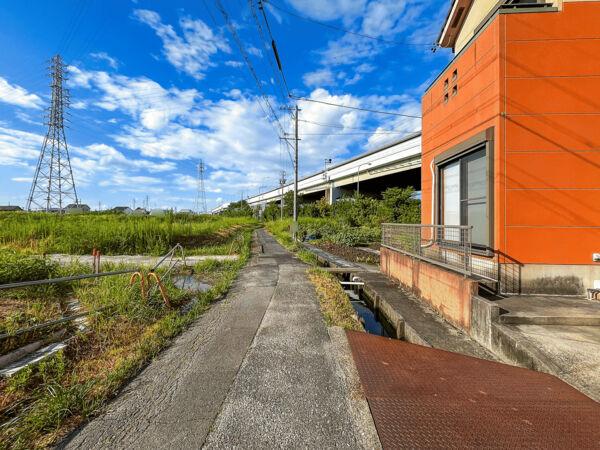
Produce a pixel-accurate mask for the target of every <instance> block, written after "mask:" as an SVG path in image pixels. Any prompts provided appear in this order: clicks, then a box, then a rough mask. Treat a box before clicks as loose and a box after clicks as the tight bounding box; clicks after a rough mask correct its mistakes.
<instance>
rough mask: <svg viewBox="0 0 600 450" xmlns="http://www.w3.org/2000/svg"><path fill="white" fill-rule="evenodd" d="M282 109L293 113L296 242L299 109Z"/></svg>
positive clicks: (293, 227) (285, 137) (294, 230)
mask: <svg viewBox="0 0 600 450" xmlns="http://www.w3.org/2000/svg"><path fill="white" fill-rule="evenodd" d="M282 109H287V110H288V111H293V113H294V114H293V117H294V138H293V140H294V161H293V163H294V224H293V225H292V236H293V238H294V240H296V238H297V233H298V142H299V141H300V138H299V137H298V120H299V116H300V108H298V105H295V106H294V107H293V108H289V107H283V108H282ZM282 139H285V140H286V141H287V140H288V139H289V138H288V135H287V133H286V135H285V136H284V137H283V138H282Z"/></svg>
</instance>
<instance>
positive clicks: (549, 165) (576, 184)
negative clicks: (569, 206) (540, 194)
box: [506, 150, 600, 208]
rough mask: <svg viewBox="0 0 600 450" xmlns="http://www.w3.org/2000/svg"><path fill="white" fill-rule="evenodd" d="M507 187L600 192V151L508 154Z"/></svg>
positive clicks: (599, 195) (599, 194)
mask: <svg viewBox="0 0 600 450" xmlns="http://www.w3.org/2000/svg"><path fill="white" fill-rule="evenodd" d="M565 168H568V170H565ZM506 186H507V188H508V189H553V188H554V189H590V188H595V189H600V150H598V151H589V152H572V151H558V152H520V153H508V154H507V155H506ZM599 202H600V191H599V192H598V198H597V203H599ZM598 207H599V208H600V206H598Z"/></svg>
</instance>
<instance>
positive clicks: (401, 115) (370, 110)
mask: <svg viewBox="0 0 600 450" xmlns="http://www.w3.org/2000/svg"><path fill="white" fill-rule="evenodd" d="M290 97H291V98H293V99H294V100H301V101H304V102H312V103H321V104H322V105H328V106H336V107H338V108H347V109H354V110H357V111H365V112H371V113H375V114H387V115H389V116H399V117H408V118H411V119H421V118H422V117H421V116H412V115H410V114H401V113H395V112H391V111H380V110H377V109H368V108H359V107H358V106H348V105H340V104H339V103H331V102H325V101H323V100H315V99H312V98H306V97H297V96H295V95H293V94H290Z"/></svg>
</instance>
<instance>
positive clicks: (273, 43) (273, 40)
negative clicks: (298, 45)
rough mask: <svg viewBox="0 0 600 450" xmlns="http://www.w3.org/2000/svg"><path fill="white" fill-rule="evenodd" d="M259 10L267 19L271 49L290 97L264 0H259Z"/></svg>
mask: <svg viewBox="0 0 600 450" xmlns="http://www.w3.org/2000/svg"><path fill="white" fill-rule="evenodd" d="M258 9H260V11H261V12H262V16H263V18H264V19H265V25H266V26H267V31H268V32H269V36H270V37H271V48H272V49H273V55H274V56H275V60H276V61H277V67H279V73H280V74H281V78H282V79H283V84H284V86H285V90H286V91H287V93H288V96H289V95H290V90H289V88H288V84H287V80H286V79H285V73H284V71H283V66H282V64H281V58H280V57H279V52H278V51H277V44H276V43H275V38H274V37H273V33H272V32H271V27H270V26H269V20H268V19H267V14H266V13H265V7H264V5H263V2H262V0H258Z"/></svg>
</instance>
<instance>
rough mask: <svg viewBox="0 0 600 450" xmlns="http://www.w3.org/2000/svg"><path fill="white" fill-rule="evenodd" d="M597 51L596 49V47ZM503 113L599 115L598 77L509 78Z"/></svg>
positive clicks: (599, 91)
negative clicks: (566, 112) (508, 96)
mask: <svg viewBox="0 0 600 450" xmlns="http://www.w3.org/2000/svg"><path fill="white" fill-rule="evenodd" d="M599 51H600V47H599ZM506 83H507V90H508V92H510V98H508V99H507V108H506V113H507V114H540V113H560V112H565V111H568V112H569V113H571V114H573V113H596V114H598V113H600V95H597V93H600V77H597V76H596V77H577V78H571V77H569V78H554V77H551V78H511V79H508V80H507V81H506Z"/></svg>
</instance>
